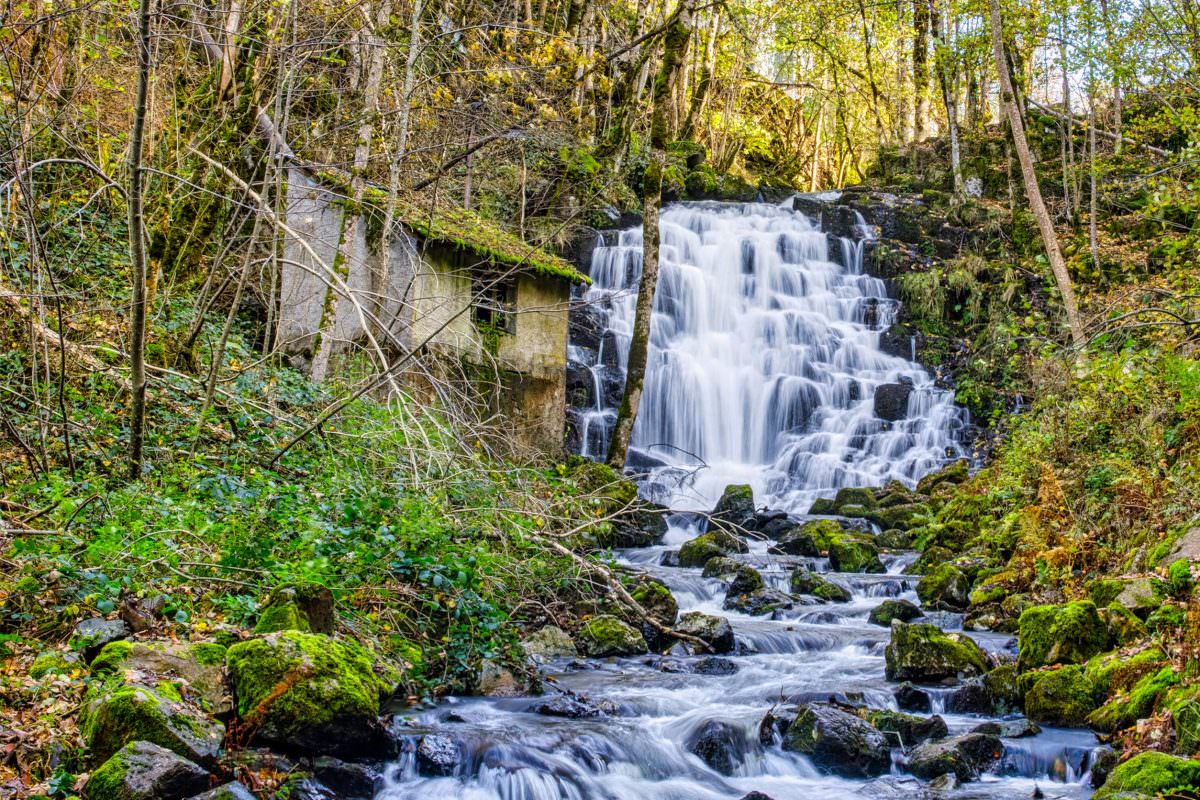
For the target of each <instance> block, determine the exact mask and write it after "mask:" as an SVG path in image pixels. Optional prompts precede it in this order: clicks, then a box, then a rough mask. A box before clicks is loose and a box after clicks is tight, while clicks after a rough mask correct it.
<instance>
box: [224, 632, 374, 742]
mask: <svg viewBox="0 0 1200 800" xmlns="http://www.w3.org/2000/svg"><path fill="white" fill-rule="evenodd" d="M226 665H227V667H228V669H229V679H230V683H231V684H232V686H233V694H234V699H235V701H236V703H237V711H238V715H239V716H241V717H243V718H245V717H246V716H247V715H248V714H250V713H252V712H253V713H254V714H255V722H256V728H255V730H256V731H257V736H258V737H259V738H261V739H262V740H263V741H266V742H272V743H275V744H278V745H280V746H281V747H284V748H287V749H291V750H295V751H298V752H306V753H314V754H321V755H331V756H346V757H354V758H371V757H386V756H388V755H390V754H391V752H392V742H391V740H390V739H389V737H388V735H387V731H386V730H385V729H384V726H383V725H382V723H381V722H380V720H379V712H380V698H381V696H385V695H390V693H391V691H392V688H393V687H392V686H391V685H389V683H390V682H389V681H384V680H382V679H380V678H379V677H378V676H377V675H376V674H375V671H374V669H373V666H374V665H373V663H372V660H371V657H370V656H369V655H368V654H367V653H366V651H365V650H363V649H362V648H361V647H360V646H359V645H358V644H357V643H355V642H353V641H349V640H338V639H332V638H330V637H328V636H322V635H320V634H314V633H301V632H299V631H282V632H279V633H270V634H267V635H266V636H262V637H259V638H257V639H252V640H250V641H246V642H239V643H237V644H235V645H233V646H232V647H230V648H229V652H228V656H227V659H226ZM281 687H282V688H281ZM268 698H270V702H265V701H267V700H268Z"/></svg>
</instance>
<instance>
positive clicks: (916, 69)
mask: <svg viewBox="0 0 1200 800" xmlns="http://www.w3.org/2000/svg"><path fill="white" fill-rule="evenodd" d="M929 11H930V9H929V0H913V53H912V64H913V95H914V96H915V100H916V102H915V103H914V108H913V134H914V136H915V137H916V140H917V141H918V142H922V141H924V140H925V139H926V138H927V137H928V136H929V134H930V131H929V27H930V26H929V19H930V13H929ZM935 36H936V34H935Z"/></svg>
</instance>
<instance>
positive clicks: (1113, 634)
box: [1100, 603, 1149, 647]
mask: <svg viewBox="0 0 1200 800" xmlns="http://www.w3.org/2000/svg"><path fill="white" fill-rule="evenodd" d="M1100 617H1101V619H1103V620H1104V623H1105V624H1106V625H1107V626H1108V640H1109V642H1110V643H1112V644H1113V645H1116V646H1117V647H1123V646H1124V645H1127V644H1130V643H1132V642H1136V641H1140V640H1141V639H1144V638H1146V636H1147V635H1148V634H1149V631H1147V630H1146V626H1145V625H1143V624H1142V621H1141V620H1140V619H1138V618H1137V615H1135V614H1134V613H1133V612H1132V611H1130V610H1129V609H1128V608H1126V607H1125V606H1123V605H1121V604H1120V603H1112V604H1110V605H1109V606H1108V608H1104V609H1101V610H1100Z"/></svg>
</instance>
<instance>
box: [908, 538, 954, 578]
mask: <svg viewBox="0 0 1200 800" xmlns="http://www.w3.org/2000/svg"><path fill="white" fill-rule="evenodd" d="M953 558H954V553H952V552H950V550H949V549H947V548H945V547H942V546H941V545H936V544H935V545H930V546H929V547H926V548H925V551H924V552H923V553H921V555H920V557H919V558H918V559H917V560H916V561H914V562H913V563H911V564H909V565H908V566H907V567H905V568H904V574H905V575H928V574H929V573H930V572H932V571H933V570H934V569H936V568H937V567H938V565H939V564H945V563H946V562H948V561H950V560H951V559H953Z"/></svg>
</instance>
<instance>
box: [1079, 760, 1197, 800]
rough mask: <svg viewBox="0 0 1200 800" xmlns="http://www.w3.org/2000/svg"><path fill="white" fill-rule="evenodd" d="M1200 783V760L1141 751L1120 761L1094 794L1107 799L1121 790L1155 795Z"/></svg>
mask: <svg viewBox="0 0 1200 800" xmlns="http://www.w3.org/2000/svg"><path fill="white" fill-rule="evenodd" d="M1198 784H1200V761H1188V760H1185V759H1182V758H1176V757H1175V756H1169V755H1167V754H1165V753H1153V752H1146V753H1139V754H1138V755H1136V756H1134V757H1133V758H1131V759H1129V760H1128V761H1126V762H1125V763H1124V764H1121V765H1119V766H1118V767H1117V768H1116V769H1114V770H1113V771H1112V773H1111V774H1110V775H1109V776H1108V780H1107V781H1106V782H1105V783H1104V786H1102V787H1101V788H1100V789H1099V790H1098V791H1097V792H1096V793H1095V794H1094V795H1092V798H1093V800H1108V798H1115V797H1117V796H1118V795H1120V794H1121V793H1122V792H1126V793H1129V794H1135V795H1137V794H1142V795H1148V796H1150V797H1153V796H1155V795H1158V794H1165V793H1168V792H1170V791H1171V790H1172V789H1176V788H1179V787H1184V786H1195V785H1198Z"/></svg>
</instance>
